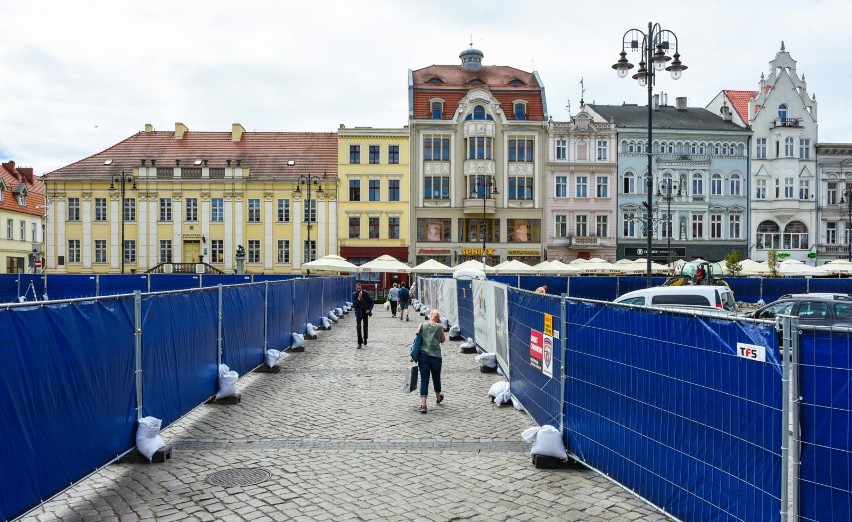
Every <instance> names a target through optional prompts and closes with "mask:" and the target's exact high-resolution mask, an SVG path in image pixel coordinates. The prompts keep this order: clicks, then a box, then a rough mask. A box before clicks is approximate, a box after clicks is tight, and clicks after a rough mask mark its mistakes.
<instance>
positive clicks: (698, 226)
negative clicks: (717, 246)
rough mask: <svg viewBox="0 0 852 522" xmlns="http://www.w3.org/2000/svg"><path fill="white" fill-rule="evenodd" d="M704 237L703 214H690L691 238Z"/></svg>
mask: <svg viewBox="0 0 852 522" xmlns="http://www.w3.org/2000/svg"><path fill="white" fill-rule="evenodd" d="M702 237H704V215H703V214H693V215H692V238H693V239H697V238H702Z"/></svg>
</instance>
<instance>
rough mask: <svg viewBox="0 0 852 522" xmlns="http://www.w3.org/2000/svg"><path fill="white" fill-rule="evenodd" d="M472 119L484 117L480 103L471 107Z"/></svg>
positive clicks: (483, 109) (483, 108)
mask: <svg viewBox="0 0 852 522" xmlns="http://www.w3.org/2000/svg"><path fill="white" fill-rule="evenodd" d="M473 119H474V120H484V119H485V107H483V106H482V105H477V106H476V107H474V108H473Z"/></svg>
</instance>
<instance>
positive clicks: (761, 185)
mask: <svg viewBox="0 0 852 522" xmlns="http://www.w3.org/2000/svg"><path fill="white" fill-rule="evenodd" d="M754 189H755V192H754V199H766V180H765V179H759V180H757V181H756V182H755V186H754Z"/></svg>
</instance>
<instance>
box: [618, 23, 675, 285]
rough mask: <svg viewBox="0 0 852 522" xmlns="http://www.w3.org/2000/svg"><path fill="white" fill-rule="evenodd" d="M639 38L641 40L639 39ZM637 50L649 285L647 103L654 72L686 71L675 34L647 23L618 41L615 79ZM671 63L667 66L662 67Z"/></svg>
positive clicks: (650, 142)
mask: <svg viewBox="0 0 852 522" xmlns="http://www.w3.org/2000/svg"><path fill="white" fill-rule="evenodd" d="M640 37H641V38H640ZM672 41H674V55H673V57H674V59H673V60H672V57H669V56H668V55H667V54H666V53H667V52H668V51H669V50H670V49H671V48H672ZM628 47H629V48H630V50H631V51H638V52H641V53H642V56H643V57H642V59H641V60H640V61H639V70H637V71H636V74H634V75H633V79H634V80H636V81H638V82H639V85H640V86H642V87H647V88H648V144H647V146H646V147H645V148H646V151H647V153H648V173H647V175H646V180H645V185H646V187H647V192H648V201H647V202H645V203H643V205H645V211H646V212H647V216H648V217H647V219H648V221H649V223H648V226H646V227H645V234H646V237H647V239H648V245H647V257H648V269H647V284H648V286H649V287H650V286H651V248H652V246H653V242H652V237H651V226H650V219H651V211H652V210H653V203H654V202H653V200H652V197H653V192H654V191H653V188H654V174H653V152H652V149H653V145H654V141H653V130H652V129H653V110H652V107H651V102H652V98H653V91H654V83H655V81H656V76H657V72H661V71H663V70H666V71H669V72H670V73H671V75H672V79H674V80H677V79H679V78H680V77H681V74H682V73H683V71H684V70H686V68H687V67H686V66H685V65H683V63H681V61H680V53H679V51H678V40H677V35H676V34H674V33H673V32H671V31H669V30H668V29H663V28H662V27H660V24H652V23H651V22H648V32H647V33H646V32H643V31H642V30H641V29H628V30H627V31H626V32H625V33H624V36H622V38H621V53H620V58H619V59H618V61H617V62H616V63H615V64H614V65H613V66H612V68H613V69H615V71H616V72H617V73H618V76H619V78H624V77H626V76H627V74H628V73H629V72H630V69H632V68H633V64H632V63H630V62H629V61H628V60H627V51H625V49H627V48H628ZM670 60H671V64H670V65H668V67H667V66H666V64H667V63H668V62H669V61H670Z"/></svg>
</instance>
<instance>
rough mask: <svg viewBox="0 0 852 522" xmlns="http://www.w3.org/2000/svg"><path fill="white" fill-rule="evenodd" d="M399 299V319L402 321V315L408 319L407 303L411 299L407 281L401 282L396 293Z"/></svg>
mask: <svg viewBox="0 0 852 522" xmlns="http://www.w3.org/2000/svg"><path fill="white" fill-rule="evenodd" d="M396 298H397V299H398V300H399V320H400V321H402V316H403V315H404V316H405V320H406V321H408V320H409V319H408V303H409V301H411V293H410V292H409V291H408V283H402V286H401V287H400V289H399V292H397V294H396Z"/></svg>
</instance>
